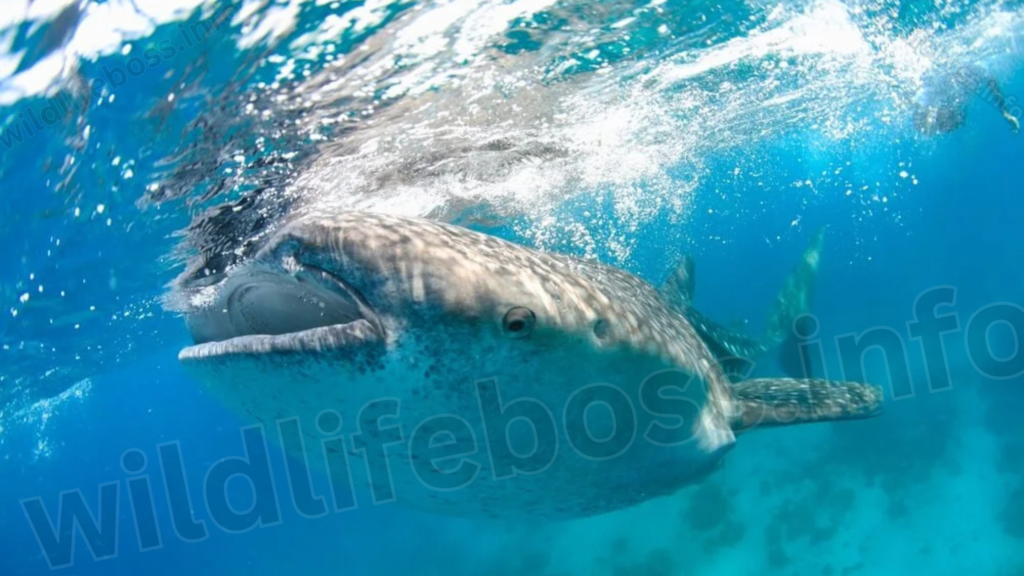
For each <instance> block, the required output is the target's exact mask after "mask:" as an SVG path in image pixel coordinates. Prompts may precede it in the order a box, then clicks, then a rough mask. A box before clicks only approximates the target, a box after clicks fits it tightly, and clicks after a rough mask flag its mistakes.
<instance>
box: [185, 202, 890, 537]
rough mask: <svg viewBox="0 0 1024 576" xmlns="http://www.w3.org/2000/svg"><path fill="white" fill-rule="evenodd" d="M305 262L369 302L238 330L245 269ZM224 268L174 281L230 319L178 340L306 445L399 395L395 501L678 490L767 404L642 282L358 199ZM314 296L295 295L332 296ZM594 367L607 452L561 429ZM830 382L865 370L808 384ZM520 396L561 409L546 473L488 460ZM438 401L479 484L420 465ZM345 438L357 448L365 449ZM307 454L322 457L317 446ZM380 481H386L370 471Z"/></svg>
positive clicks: (544, 508) (540, 505) (509, 504)
mask: <svg viewBox="0 0 1024 576" xmlns="http://www.w3.org/2000/svg"><path fill="white" fill-rule="evenodd" d="M254 270H256V271H258V272H259V273H258V274H257V273H254ZM310 270H316V271H318V273H322V274H321V276H322V277H323V278H335V279H337V281H336V283H335V285H333V286H331V287H329V289H332V290H338V291H342V292H345V298H343V299H338V300H337V302H343V303H345V304H339V305H344V306H348V305H350V304H348V303H350V302H358V303H360V304H359V305H360V306H363V308H364V309H362V312H361V314H362V316H363V317H362V318H361V319H359V320H356V321H354V322H351V323H346V324H344V325H341V326H311V327H309V329H308V330H303V331H298V332H294V333H281V334H254V333H251V332H246V331H244V330H242V331H240V332H239V333H237V334H233V333H231V329H232V327H233V326H235V325H232V324H231V320H230V319H231V318H233V316H231V315H232V314H233V313H234V311H233V310H231V307H232V305H233V304H232V303H233V302H237V301H238V299H237V298H234V296H233V294H231V293H229V292H231V290H234V289H236V288H237V287H239V286H242V288H238V289H249V288H250V287H249V286H246V285H245V284H246V282H247V281H248V279H250V278H251V279H252V282H251V283H260V282H263V283H264V284H265V283H266V280H265V279H267V278H271V277H272V278H273V279H275V280H273V281H274V282H278V284H277V285H275V288H274V289H275V290H278V291H281V292H284V293H287V292H288V290H291V289H292V288H289V286H293V285H294V286H295V288H294V289H295V291H296V293H298V292H299V291H301V290H306V288H304V287H301V286H300V284H298V283H292V280H291V279H292V278H300V277H303V278H310V277H316V276H315V275H313V276H310V275H309V271H310ZM303 275H305V276H303ZM226 278H227V280H225V281H222V282H221V283H220V284H219V285H218V286H214V287H212V288H211V287H203V288H202V289H198V290H195V291H194V293H193V289H190V288H189V287H188V286H186V285H179V286H178V290H179V291H180V292H181V294H180V296H181V298H180V300H183V301H186V302H189V303H190V304H189V306H188V307H186V309H185V310H184V313H185V316H186V319H187V320H188V322H189V327H190V329H191V330H192V332H193V334H220V335H221V336H224V337H221V338H220V339H219V340H212V339H211V341H202V342H200V343H199V344H197V345H196V346H192V347H189V348H186V349H185V350H183V351H182V352H181V354H180V356H179V357H180V358H181V360H182V362H183V363H184V365H185V366H186V367H187V368H188V369H189V370H190V371H191V372H192V373H193V374H194V375H195V377H196V378H197V379H198V380H200V381H201V382H203V383H204V384H205V385H206V386H207V387H208V388H209V389H210V390H211V392H213V393H214V394H215V395H216V396H217V397H219V398H220V399H221V400H222V401H223V402H224V403H225V404H226V405H228V406H229V407H230V408H231V409H233V410H234V411H235V412H236V413H239V414H240V415H242V416H243V417H245V418H246V419H247V420H250V421H255V422H260V423H263V424H265V425H267V426H271V425H272V424H273V422H274V421H275V420H279V419H282V418H290V417H294V416H298V417H299V418H300V420H301V422H302V426H303V432H304V434H306V436H307V444H310V445H316V444H314V443H315V442H319V441H320V440H321V439H322V436H320V435H318V433H317V432H316V431H315V427H314V426H313V422H315V419H316V416H317V415H318V414H319V413H320V412H321V411H323V410H325V409H331V410H336V411H338V412H339V413H340V414H341V415H342V420H343V422H344V423H345V426H344V433H351V432H356V431H358V430H360V425H359V420H360V415H361V414H362V413H361V412H360V410H361V409H363V408H365V407H366V406H368V405H372V404H373V403H374V402H376V401H379V400H380V399H385V398H386V399H391V400H394V401H397V403H398V404H400V406H401V409H400V412H399V413H398V414H397V415H396V416H395V417H394V418H390V419H387V423H388V425H391V426H400V427H401V428H400V429H401V432H402V436H401V437H402V440H401V442H399V443H397V444H395V445H393V446H390V447H388V448H387V453H388V456H389V464H388V468H387V470H388V472H389V475H390V477H389V479H388V481H389V483H390V485H391V486H393V493H394V497H395V499H397V500H399V501H401V502H405V503H408V504H411V505H415V506H419V507H422V508H426V509H429V510H433V511H437V512H442V513H446V514H454V515H459V516H468V517H480V516H483V517H500V518H508V517H529V518H534V519H538V518H543V519H552V520H557V519H567V518H577V517H582V516H589V515H593V514H598V513H603V512H608V511H611V510H616V509H619V508H623V507H627V506H630V505H633V504H636V503H639V502H643V501H645V500H649V499H651V498H654V497H657V496H661V495H667V494H671V493H673V492H675V491H676V490H678V489H679V488H680V487H682V486H685V485H687V484H690V483H693V482H696V481H699V480H701V479H702V478H704V477H705V476H706V475H707V474H709V473H710V472H711V471H713V470H714V469H715V468H716V466H717V464H718V462H719V461H720V460H721V458H722V457H723V456H724V454H725V453H727V452H728V451H729V449H730V448H731V447H732V446H733V444H734V443H735V441H736V437H735V433H734V428H739V429H743V428H745V427H746V426H745V425H744V422H745V418H744V413H745V411H746V410H752V409H757V408H759V407H763V406H764V405H765V404H764V402H762V403H760V404H758V403H757V401H756V399H755V398H754V396H753V395H752V394H744V395H743V396H742V397H741V398H737V396H736V395H735V392H733V391H732V390H731V388H730V383H729V381H728V380H727V379H726V376H725V374H724V373H723V372H722V370H721V368H720V366H719V364H718V363H717V361H716V358H715V356H714V354H713V353H712V351H711V350H709V348H708V346H707V345H705V343H704V341H703V340H702V339H701V338H700V336H699V334H698V333H697V331H696V330H695V329H694V327H693V325H692V324H691V323H690V321H689V320H688V319H687V317H686V316H685V315H684V314H683V313H681V312H680V311H679V310H678V309H677V308H676V307H675V306H673V305H671V304H669V303H667V302H666V300H665V299H664V298H663V296H662V294H661V293H659V291H658V290H656V289H655V288H654V287H652V286H651V285H650V284H648V283H647V282H645V281H644V280H642V279H640V278H638V277H636V276H633V275H632V274H629V273H627V272H624V271H622V270H619V269H616V268H612V267H609V266H605V265H602V264H599V263H595V262H590V261H585V260H579V259H576V258H571V257H568V256H564V255H558V254H550V253H544V252H539V251H535V250H531V249H528V248H525V247H523V246H519V245H516V244H513V243H510V242H507V241H504V240H501V239H498V238H495V237H492V236H488V235H484V234H480V233H477V232H474V231H470V230H467V229H464V228H459V227H456V226H451V225H446V224H442V223H437V222H432V221H428V220H422V219H415V218H405V217H396V216H387V215H378V214H365V213H353V212H348V213H340V214H330V215H327V214H323V215H316V216H306V217H303V218H300V219H298V220H296V221H294V222H291V223H289V224H288V225H286V226H283V227H282V228H281V229H280V230H279V231H278V232H277V233H276V234H275V235H274V236H273V237H272V238H271V239H270V240H269V241H268V242H267V244H266V245H265V246H264V247H263V248H262V249H261V250H260V251H259V253H258V254H256V255H255V257H254V258H253V259H252V260H251V261H249V262H246V263H245V264H242V265H241V266H239V267H237V268H236V269H233V270H230V271H229V272H228V273H227V275H226ZM232 278H234V279H236V282H235V283H234V284H231V279H232ZM230 286H235V288H228V287H230ZM325 290H326V289H325ZM302 294H303V296H302V298H301V299H298V300H294V301H296V302H306V301H310V302H313V304H310V305H321V306H322V305H324V301H322V300H318V299H317V298H308V297H307V296H306V294H307V293H306V292H302ZM291 301H292V300H288V302H291ZM252 302H254V303H255V304H254V305H250V307H249V308H247V309H246V311H245V314H248V315H250V316H254V317H255V316H260V314H263V315H265V316H266V317H259V318H257V319H258V320H260V323H259V325H260V326H273V325H274V323H273V320H275V319H276V318H277V317H276V316H274V314H279V313H280V310H279V308H280V306H278V303H279V301H277V300H272V299H268V300H266V301H265V302H267V305H266V306H264V307H262V308H261V306H259V305H258V304H259V303H261V302H264V301H263V300H252ZM524 308H525V309H527V310H529V311H530V312H531V313H532V317H533V318H535V320H533V321H532V322H533V323H532V326H531V328H530V330H529V331H528V333H527V334H512V333H510V331H509V330H508V329H507V326H506V325H505V324H504V323H503V319H504V318H505V316H506V314H508V313H509V312H510V311H511V310H513V309H517V310H518V309H524ZM286 312H287V311H286ZM299 312H301V310H296V314H298V313H299ZM211 326H212V327H213V328H211ZM225 326H227V328H225ZM368 327H372V329H369V328H368ZM227 336H230V337H227ZM199 340H205V339H200V338H197V341H199ZM652 378H653V379H660V378H668V379H669V380H670V384H671V386H674V388H668V390H672V391H674V392H675V395H676V396H678V397H679V398H683V399H685V405H686V406H688V407H689V408H691V410H690V411H688V412H687V411H683V412H679V413H665V412H661V413H657V414H656V413H654V412H652V411H650V410H648V409H647V407H645V405H644V403H643V402H642V401H641V386H642V385H646V384H645V383H646V382H648V381H649V380H650V381H654V380H651V379H652ZM482 382H483V383H490V384H493V386H494V387H495V388H496V389H497V390H498V392H497V394H498V396H499V397H494V396H493V395H492V396H485V395H484V393H483V392H481V390H484V387H481V383H482ZM755 382H756V385H755V384H748V388H750V387H754V388H756V389H758V390H763V391H764V392H765V393H766V394H767V396H768V399H771V396H772V395H773V394H776V393H777V392H778V390H777V389H773V388H772V382H775V381H773V380H766V381H755ZM595 384H599V385H601V386H604V389H605V390H608V389H612V388H614V389H616V390H619V391H620V392H621V393H622V398H624V399H628V400H623V401H622V402H620V403H619V405H618V407H619V408H621V409H623V410H631V411H632V413H633V414H634V416H635V430H636V432H635V435H634V438H633V439H632V440H631V442H630V444H629V445H628V447H627V448H626V449H625V450H623V451H622V452H621V454H617V455H616V456H615V457H614V458H605V459H598V458H593V457H590V456H592V455H591V454H583V453H581V452H580V450H578V449H577V447H575V446H574V445H572V444H571V442H570V438H569V435H568V433H567V431H566V426H567V425H566V424H565V423H566V422H567V421H568V420H569V419H570V416H569V414H568V412H567V408H566V407H567V406H568V405H569V402H568V401H569V400H570V399H571V398H573V396H574V394H576V393H577V392H579V391H581V390H583V389H586V388H587V387H588V386H591V385H595ZM821 386H829V387H836V386H838V387H862V386H863V385H860V384H853V383H848V384H830V383H827V382H821V383H813V384H811V387H812V388H817V387H821ZM669 395H670V396H671V395H672V392H670V394H669ZM847 398H848V399H849V400H850V402H858V401H863V399H864V398H865V396H864V395H860V396H858V395H857V394H852V393H851V394H848V395H847ZM520 400H522V401H524V402H537V403H540V404H541V405H542V406H543V407H545V409H546V410H548V413H549V414H550V417H551V422H552V425H551V430H552V433H553V434H554V435H555V436H554V437H553V438H552V439H551V441H552V442H555V443H556V446H557V449H556V450H555V455H554V457H553V458H552V460H551V462H550V463H549V464H548V465H547V466H546V467H545V468H544V469H543V470H542V471H537V470H531V471H530V473H525V472H524V473H514V474H512V475H511V476H501V477H497V476H496V475H495V473H494V470H495V469H496V468H495V461H494V458H495V454H498V455H499V456H500V454H501V453H502V450H501V446H499V445H498V444H496V443H495V442H496V441H497V442H498V443H499V444H500V442H501V441H505V442H507V446H508V447H511V448H513V451H514V452H515V453H517V454H519V453H528V452H529V447H531V446H533V442H534V433H533V431H532V430H531V428H530V427H529V426H518V427H517V426H516V425H513V424H509V425H508V426H507V427H504V428H503V431H504V432H505V434H506V438H504V439H501V438H496V437H495V436H494V434H493V432H494V431H495V430H496V429H495V428H493V427H492V428H490V429H488V427H487V426H486V424H487V423H486V422H485V421H484V419H483V417H482V415H481V406H482V405H484V404H488V403H492V404H493V403H497V405H499V406H501V409H502V410H505V409H510V410H511V408H510V406H511V405H512V404H514V403H515V402H516V401H520ZM830 402H832V403H833V404H832V408H831V410H832V414H833V415H834V416H835V418H846V417H849V414H850V413H852V412H854V411H856V410H855V408H853V407H851V409H850V410H849V411H847V412H843V411H842V410H836V409H835V408H836V406H838V404H841V403H842V400H841V399H839V400H836V399H835V398H831V399H830ZM837 403H838V404H837ZM875 407H877V405H876V406H875ZM869 411H870V410H869ZM605 414H607V412H606V413H605ZM802 414H807V415H811V414H813V415H814V416H815V418H816V420H815V421H817V420H822V419H829V417H828V410H824V411H820V410H819V411H816V410H815V409H814V408H813V407H812V408H811V409H809V410H805V411H804V412H802ZM439 415H452V416H455V417H456V418H459V419H462V421H464V422H465V423H466V426H465V427H464V428H462V430H461V431H459V432H458V433H457V434H454V433H453V438H454V439H455V440H456V441H457V442H459V443H460V446H461V445H462V443H465V445H466V446H472V447H474V448H475V450H473V451H468V450H467V456H466V457H467V458H470V459H471V460H472V461H473V462H474V463H476V464H479V465H480V466H479V468H480V469H479V472H478V473H477V475H476V476H475V478H474V479H473V481H472V482H471V483H469V484H468V485H466V486H464V487H461V488H460V489H457V490H438V489H436V486H435V485H434V484H431V478H433V479H434V480H437V479H440V477H441V476H442V475H443V473H444V471H442V470H435V471H434V472H429V471H428V474H427V476H428V477H427V479H426V481H424V478H423V476H422V475H420V476H417V474H416V470H415V469H413V466H412V464H413V463H422V462H424V461H430V458H431V455H430V454H429V453H427V452H423V451H416V450H414V449H413V445H414V443H413V442H412V441H411V440H412V438H411V436H412V435H414V434H415V431H416V430H417V429H418V426H420V425H422V424H423V423H424V422H426V421H429V420H430V419H431V418H434V417H437V416H439ZM588 417H589V416H588ZM617 418H618V417H617ZM599 420H600V418H599ZM793 421H794V422H799V421H801V417H800V416H799V415H798V417H797V418H795V419H794V420H793ZM808 421H810V420H808ZM656 422H657V423H660V424H661V425H662V426H666V427H667V426H677V427H679V428H680V430H683V431H684V432H685V433H684V434H682V435H681V436H680V438H681V439H680V441H678V442H676V443H673V444H671V445H658V444H655V443H652V442H649V441H647V440H646V439H645V436H644V435H645V430H650V428H651V426H652V425H654V424H655V423H656ZM680 422H681V423H680ZM780 422H781V420H780ZM617 423H618V419H616V422H615V424H617ZM605 424H608V422H607V417H606V421H605ZM588 426H596V428H595V430H597V431H596V432H594V434H593V435H594V437H595V438H604V437H606V436H608V434H610V431H611V430H613V429H612V428H610V426H611V424H609V425H608V426H605V428H604V429H602V428H601V422H598V423H597V424H596V425H594V424H590V423H588ZM488 430H490V432H492V434H491V435H490V436H488ZM602 430H604V432H602ZM500 431H501V430H499V432H500ZM524 446H525V447H526V449H524V450H520V449H519V448H522V447H524ZM516 447H519V448H516ZM349 448H350V452H351V456H352V457H353V461H354V462H358V461H359V459H360V458H364V459H366V460H367V461H369V460H370V458H369V457H368V456H367V455H366V454H364V453H360V452H358V451H355V450H351V444H350V445H349ZM495 449H497V450H498V451H497V452H495ZM310 462H311V464H313V465H314V466H318V465H319V466H323V464H322V460H321V459H318V458H310ZM318 463H319V464H318ZM353 470H354V476H355V477H356V478H357V482H366V480H367V478H362V480H360V479H359V475H360V473H361V469H360V467H359V466H355V467H354V468H353ZM363 475H364V476H366V474H363ZM379 480H380V479H379V478H377V479H373V482H374V485H375V486H376V485H377V484H378V483H379Z"/></svg>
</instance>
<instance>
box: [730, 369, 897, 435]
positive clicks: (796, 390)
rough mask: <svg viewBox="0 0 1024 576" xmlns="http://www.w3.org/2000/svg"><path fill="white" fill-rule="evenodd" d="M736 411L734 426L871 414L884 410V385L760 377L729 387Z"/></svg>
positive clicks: (798, 422) (752, 426) (748, 427)
mask: <svg viewBox="0 0 1024 576" xmlns="http://www.w3.org/2000/svg"><path fill="white" fill-rule="evenodd" d="M730 392H731V394H732V397H733V399H734V400H735V401H736V408H737V411H736V413H735V418H734V419H733V425H732V428H733V430H734V431H737V432H740V431H745V430H749V429H751V428H755V427H757V426H786V425H790V424H806V423H811V422H829V421H833V420H857V419H861V418H872V417H874V416H878V415H880V414H881V413H882V389H881V388H879V387H878V386H872V385H870V384H861V383H858V382H829V381H828V380H818V379H793V378H757V379H753V380H744V381H742V382H739V383H736V384H734V385H733V386H732V387H731V388H730Z"/></svg>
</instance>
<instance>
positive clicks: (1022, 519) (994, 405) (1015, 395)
mask: <svg viewBox="0 0 1024 576" xmlns="http://www.w3.org/2000/svg"><path fill="white" fill-rule="evenodd" d="M979 394H980V396H981V398H982V402H983V404H984V419H983V421H984V423H985V428H986V429H987V430H988V432H989V433H991V434H992V435H993V436H994V437H995V438H996V439H997V442H998V445H999V461H998V463H997V464H998V470H999V472H1000V473H1001V474H1003V475H1004V476H1005V477H1006V478H1007V493H1006V498H1005V501H1004V505H1003V508H1002V510H1001V511H1000V512H999V514H998V517H999V521H1000V523H1001V524H1002V527H1003V530H1004V531H1005V532H1006V534H1007V535H1009V536H1010V537H1012V538H1014V539H1015V540H1017V541H1018V542H1019V543H1020V545H1021V546H1022V547H1024V428H1022V427H1021V415H1022V410H1024V379H1021V378H1016V379H1012V380H1004V381H993V380H984V381H982V382H981V384H980V386H979ZM1013 574H1014V575H1016V576H1022V575H1024V565H1022V566H1020V568H1019V569H1018V570H1017V571H1016V572H1013Z"/></svg>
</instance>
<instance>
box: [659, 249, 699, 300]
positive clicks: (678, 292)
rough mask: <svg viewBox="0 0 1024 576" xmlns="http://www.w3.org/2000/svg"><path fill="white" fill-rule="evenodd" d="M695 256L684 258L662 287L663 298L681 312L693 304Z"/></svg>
mask: <svg viewBox="0 0 1024 576" xmlns="http://www.w3.org/2000/svg"><path fill="white" fill-rule="evenodd" d="M693 274H694V269H693V256H690V255H689V254H687V255H685V256H683V260H682V261H681V262H680V263H679V265H678V266H676V269H675V270H673V271H672V274H671V275H670V276H669V277H668V280H665V283H664V284H662V285H661V297H662V298H664V299H665V301H666V302H668V303H669V304H671V305H672V306H675V307H676V308H678V309H679V310H685V309H687V308H689V307H690V303H691V302H693V287H694V276H693Z"/></svg>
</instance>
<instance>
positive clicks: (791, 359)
mask: <svg viewBox="0 0 1024 576" xmlns="http://www.w3.org/2000/svg"><path fill="white" fill-rule="evenodd" d="M823 240H824V229H820V230H818V231H817V232H816V233H815V234H814V237H813V238H812V239H811V243H810V244H809V245H808V246H807V249H806V250H804V253H803V256H802V257H801V258H800V261H799V262H798V263H797V265H796V267H794V268H793V272H792V273H791V274H790V275H789V278H787V279H786V283H785V285H784V286H783V288H782V290H781V291H780V292H779V295H778V296H777V297H776V299H775V305H774V306H773V307H772V310H771V313H770V314H769V316H768V323H767V329H766V330H765V333H764V334H763V335H762V336H761V337H760V338H754V337H751V336H747V335H746V334H743V333H742V332H740V331H738V330H735V329H732V328H729V327H726V326H724V325H722V324H719V323H717V322H715V321H714V320H711V319H710V318H708V317H706V316H704V315H703V314H701V313H700V311H698V310H697V309H695V308H693V307H692V306H691V305H690V301H691V299H692V298H693V286H694V266H693V261H692V260H691V259H689V258H688V259H686V260H684V262H683V264H681V265H680V266H679V267H678V268H677V269H676V271H675V272H674V273H673V275H672V276H671V277H669V279H668V281H666V282H665V284H664V285H663V286H662V289H661V290H662V294H663V295H664V297H665V299H666V300H667V301H668V302H669V303H671V304H673V305H674V306H676V307H677V308H678V309H679V310H681V311H682V313H683V314H684V315H685V316H686V318H687V319H688V320H689V321H690V324H692V325H693V327H694V329H695V330H696V331H697V333H698V334H699V335H700V337H701V340H703V341H704V343H705V344H707V346H708V348H709V349H710V350H711V352H712V353H713V354H714V355H715V357H716V358H718V360H719V361H720V363H721V365H722V368H723V369H724V370H725V372H726V374H727V375H729V376H743V374H742V372H743V371H744V370H748V369H749V368H750V366H751V362H752V361H754V360H755V359H757V358H758V357H760V356H761V355H763V354H764V353H766V352H768V351H769V350H771V349H773V348H775V347H777V346H779V345H780V344H783V343H784V342H785V343H786V345H784V346H782V350H781V355H782V357H781V361H782V365H783V369H784V370H785V371H786V373H787V374H789V375H790V376H793V377H810V376H811V375H810V374H809V373H808V370H807V369H806V367H803V364H804V363H803V362H801V361H800V360H799V359H798V356H793V355H794V354H796V355H799V350H798V347H797V343H796V342H795V341H792V338H790V339H789V340H787V337H789V336H790V334H791V333H792V332H793V323H794V322H795V321H796V319H797V318H799V317H800V316H801V315H803V314H807V313H808V312H810V310H811V302H812V300H813V297H814V278H815V275H816V273H817V270H818V262H819V259H820V255H821V248H822V245H823ZM791 341H792V342H791ZM790 344H791V345H790ZM791 367H803V368H802V369H800V370H797V369H795V368H793V369H791Z"/></svg>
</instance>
